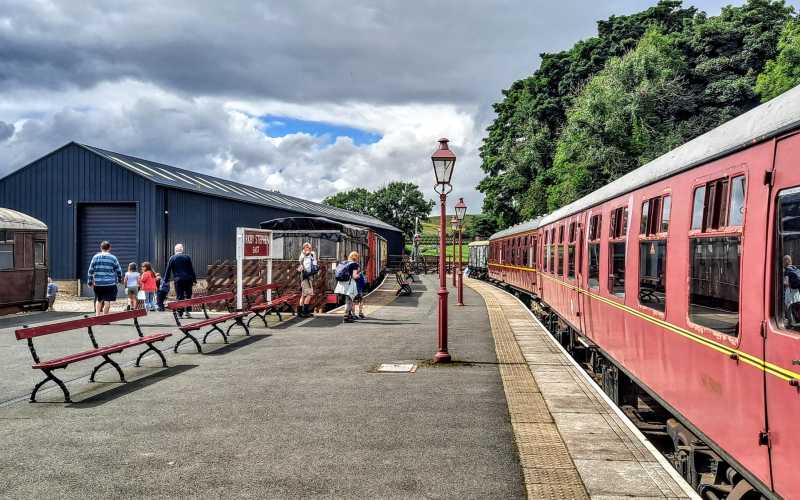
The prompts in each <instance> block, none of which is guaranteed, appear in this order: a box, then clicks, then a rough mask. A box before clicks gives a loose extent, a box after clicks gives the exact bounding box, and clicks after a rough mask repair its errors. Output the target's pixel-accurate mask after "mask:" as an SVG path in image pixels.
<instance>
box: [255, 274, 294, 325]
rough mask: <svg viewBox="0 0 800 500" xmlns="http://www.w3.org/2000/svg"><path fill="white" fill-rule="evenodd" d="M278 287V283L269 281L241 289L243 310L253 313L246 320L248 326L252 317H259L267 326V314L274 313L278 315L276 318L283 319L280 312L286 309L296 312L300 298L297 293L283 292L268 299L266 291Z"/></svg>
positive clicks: (274, 289)
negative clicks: (243, 302)
mask: <svg viewBox="0 0 800 500" xmlns="http://www.w3.org/2000/svg"><path fill="white" fill-rule="evenodd" d="M278 288H280V285H279V284H277V283H270V284H267V285H259V286H254V287H250V288H245V289H244V290H243V291H242V297H243V298H244V301H245V304H244V310H245V311H247V313H248V314H252V315H253V316H252V317H251V318H250V319H249V320H248V321H247V326H250V323H251V322H252V321H253V320H254V319H256V318H260V319H261V321H263V322H264V326H265V327H268V326H269V325H268V324H267V316H268V315H270V314H272V313H275V314H277V315H278V320H280V321H283V316H281V312H283V311H286V310H287V309H289V310H290V311H292V312H296V311H295V309H296V308H297V302H298V300H299V299H300V294H299V293H296V292H293V293H284V294H283V295H281V296H280V297H272V300H271V301H270V300H269V297H268V295H267V292H268V291H276V290H278Z"/></svg>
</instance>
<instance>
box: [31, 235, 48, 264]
mask: <svg viewBox="0 0 800 500" xmlns="http://www.w3.org/2000/svg"><path fill="white" fill-rule="evenodd" d="M33 264H34V265H35V266H40V267H43V266H45V265H46V264H47V263H46V262H45V254H44V241H34V242H33Z"/></svg>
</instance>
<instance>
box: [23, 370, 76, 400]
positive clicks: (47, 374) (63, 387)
mask: <svg viewBox="0 0 800 500" xmlns="http://www.w3.org/2000/svg"><path fill="white" fill-rule="evenodd" d="M42 371H43V372H44V376H45V379H44V380H42V381H41V382H39V383H38V384H36V385H35V386H34V387H33V392H31V400H30V401H31V403H35V402H36V393H37V392H39V389H41V388H42V386H43V385H44V384H45V383H46V382H47V381H48V380H52V381H53V382H55V383H56V384H58V386H59V387H60V388H61V392H63V393H64V402H65V403H72V399H70V397H69V391H68V390H67V386H66V385H64V382H62V381H61V380H59V378H58V377H56V376H55V375H53V372H52V370H42Z"/></svg>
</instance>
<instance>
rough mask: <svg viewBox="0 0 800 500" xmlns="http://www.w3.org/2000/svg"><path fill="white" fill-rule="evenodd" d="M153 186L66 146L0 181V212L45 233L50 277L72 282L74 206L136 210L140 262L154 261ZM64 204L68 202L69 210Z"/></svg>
mask: <svg viewBox="0 0 800 500" xmlns="http://www.w3.org/2000/svg"><path fill="white" fill-rule="evenodd" d="M155 195H156V190H155V185H154V184H153V183H151V182H148V181H147V180H145V179H143V178H141V177H138V176H136V175H134V174H132V173H130V172H128V171H127V170H125V169H123V168H121V167H118V166H116V165H114V164H113V163H112V162H110V161H108V160H106V159H104V158H102V157H100V156H98V155H96V154H93V153H90V152H89V151H86V150H85V149H83V148H81V147H79V146H77V145H74V144H69V145H67V146H65V147H63V148H60V149H58V150H56V151H54V152H53V153H51V154H49V155H47V156H45V157H44V158H41V159H40V160H37V161H36V162H34V163H32V164H30V165H28V166H27V167H25V168H23V169H20V170H19V171H17V172H15V173H13V174H11V175H10V176H8V177H6V178H4V179H2V180H0V206H2V207H7V208H11V209H14V210H18V211H20V212H24V213H26V214H29V215H32V216H33V217H36V218H37V219H39V220H41V221H42V222H44V223H45V224H47V227H48V239H49V250H50V251H49V252H48V253H49V255H50V263H49V264H50V265H49V267H50V276H52V277H53V278H54V279H74V278H77V277H78V276H82V275H83V274H84V272H85V269H80V270H78V269H77V267H78V265H77V262H78V255H77V253H78V245H77V240H76V237H77V206H78V204H79V203H87V202H99V201H115V202H120V201H127V202H133V203H138V204H139V231H140V235H139V257H140V258H141V259H145V258H152V257H153V253H152V249H153V248H154V230H153V220H154V217H155V210H156V204H155V203H154V201H155ZM67 200H72V204H71V205H70V204H68V203H67Z"/></svg>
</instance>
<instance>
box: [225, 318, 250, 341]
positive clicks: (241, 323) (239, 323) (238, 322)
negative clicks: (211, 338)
mask: <svg viewBox="0 0 800 500" xmlns="http://www.w3.org/2000/svg"><path fill="white" fill-rule="evenodd" d="M234 326H241V327H242V328H244V334H245V335H247V336H248V337H249V336H250V329H249V328H247V325H246V324H245V322H244V320H242V318H236V320H235V321H234V322H233V323H231V326H229V327H228V331H227V332H226V333H227V334H228V335H230V334H231V328H233V327H234Z"/></svg>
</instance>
